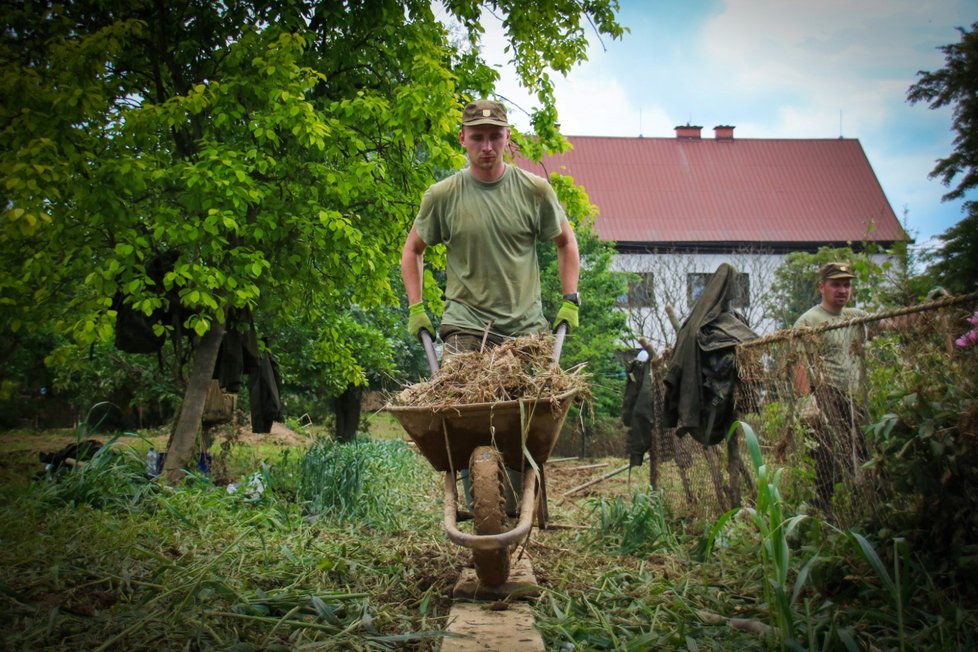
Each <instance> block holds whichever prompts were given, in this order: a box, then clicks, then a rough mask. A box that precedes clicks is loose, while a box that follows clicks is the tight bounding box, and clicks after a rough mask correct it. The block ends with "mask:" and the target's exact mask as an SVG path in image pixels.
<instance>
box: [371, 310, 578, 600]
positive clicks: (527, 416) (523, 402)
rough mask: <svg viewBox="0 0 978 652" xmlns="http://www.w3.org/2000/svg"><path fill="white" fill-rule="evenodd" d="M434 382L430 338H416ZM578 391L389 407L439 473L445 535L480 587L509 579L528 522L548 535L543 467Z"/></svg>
mask: <svg viewBox="0 0 978 652" xmlns="http://www.w3.org/2000/svg"><path fill="white" fill-rule="evenodd" d="M566 332H567V325H566V324H560V325H559V326H558V328H557V331H556V338H555V344H554V357H553V360H554V364H557V362H558V361H559V359H560V351H561V348H562V346H563V340H564V335H565V334H566ZM421 340H422V343H423V344H424V346H425V353H426V355H427V357H428V364H429V366H430V367H431V370H432V374H435V373H437V371H438V361H437V357H436V356H435V352H434V346H433V345H432V342H431V336H430V335H429V334H428V332H427V331H424V330H422V331H421ZM576 394H577V390H576V389H574V390H570V391H568V392H565V393H563V394H560V395H555V396H548V397H543V398H535V399H517V400H511V401H500V402H496V403H470V404H459V405H451V406H439V407H436V408H433V407H430V406H429V407H413V406H391V407H388V408H387V409H388V411H390V412H391V413H392V414H393V415H394V417H395V418H396V419H397V420H398V422H400V424H401V426H402V427H403V428H404V430H405V431H406V432H407V433H408V435H409V436H410V437H411V439H412V440H413V441H414V443H415V444H416V445H417V448H418V451H419V452H420V453H421V455H423V456H424V457H425V459H427V460H428V462H429V463H430V464H431V466H432V467H433V468H434V469H435V470H436V471H440V472H442V473H444V478H445V493H444V516H445V530H446V532H447V533H448V538H449V539H451V540H452V541H453V542H454V543H456V544H458V545H460V546H463V547H466V548H470V549H471V550H472V558H473V561H474V564H475V571H476V575H477V576H478V578H479V580H480V581H481V582H482V583H484V584H486V585H489V586H498V585H500V584H503V583H504V582H505V581H506V580H507V579H508V577H509V562H510V552H509V551H510V546H511V545H515V544H516V543H518V542H519V541H521V540H523V539H524V538H525V537H526V536H527V534H529V532H530V528H531V527H532V525H533V517H534V516H536V517H537V523H538V527H540V528H541V529H545V528H546V527H547V519H548V510H547V493H546V480H545V475H544V472H543V465H544V463H545V462H546V461H547V459H548V458H549V457H550V453H551V451H552V450H553V447H554V445H555V444H556V443H557V437H558V435H559V434H560V429H561V426H562V425H563V423H564V419H565V417H566V416H567V411H568V409H569V408H570V406H571V404H572V403H573V401H574V397H575V395H576ZM506 467H509V468H512V469H522V470H523V486H522V493H521V500H520V506H521V508H520V512H519V519H518V521H517V523H516V525H515V527H512V528H510V529H507V528H508V521H507V514H506V498H505V483H506V482H507V476H506ZM464 469H468V472H469V479H470V481H471V485H472V512H473V514H474V528H473V529H474V530H475V533H474V534H469V533H466V532H462V531H461V530H459V528H458V522H457V521H458V514H457V508H456V506H457V504H458V490H457V488H456V485H457V474H458V473H459V472H460V471H462V470H464Z"/></svg>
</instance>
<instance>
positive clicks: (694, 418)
mask: <svg viewBox="0 0 978 652" xmlns="http://www.w3.org/2000/svg"><path fill="white" fill-rule="evenodd" d="M736 278H737V270H736V269H735V268H734V267H733V266H732V265H729V264H727V263H723V264H721V265H720V266H719V267H717V270H716V271H715V272H714V273H713V275H712V276H711V278H710V281H709V283H707V285H706V287H705V288H704V289H703V294H702V295H700V298H699V299H698V300H697V301H696V303H695V304H694V305H693V309H692V311H690V315H689V317H687V318H686V321H684V322H683V324H682V326H681V327H680V329H679V333H678V334H677V336H676V346H675V348H674V349H673V352H672V359H671V360H670V361H669V366H668V368H667V369H666V376H665V385H666V397H665V414H664V421H665V426H666V427H667V428H676V435H677V436H683V435H687V434H689V435H692V436H693V438H694V439H696V440H697V441H698V442H700V443H701V444H703V445H706V446H712V445H714V444H718V443H720V442H721V441H723V438H724V437H725V436H726V434H727V430H728V429H729V427H730V425H731V424H732V423H733V420H734V405H733V393H734V387H735V385H736V381H737V365H736V357H735V351H736V345H737V344H738V343H740V342H745V341H747V340H751V339H754V338H756V337H757V333H755V332H754V331H753V330H751V329H750V328H749V327H748V326H747V324H746V323H745V322H744V320H743V318H742V317H741V316H740V315H739V314H737V313H736V312H735V311H734V310H733V309H732V308H731V307H730V302H731V300H732V299H733V297H734V293H735V291H736V285H735V283H736Z"/></svg>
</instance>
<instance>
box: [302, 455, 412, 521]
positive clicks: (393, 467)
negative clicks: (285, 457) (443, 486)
mask: <svg viewBox="0 0 978 652" xmlns="http://www.w3.org/2000/svg"><path fill="white" fill-rule="evenodd" d="M422 464H423V463H422V462H421V461H420V459H419V458H418V456H417V455H416V454H415V453H414V452H413V451H411V450H410V449H409V448H408V447H407V446H405V445H404V443H403V442H402V441H391V440H387V441H378V442H372V441H368V440H363V439H357V440H355V441H353V442H350V443H342V444H341V443H337V442H334V441H332V440H328V439H319V440H317V441H316V442H315V443H314V444H313V445H312V446H310V447H309V449H308V450H307V451H306V453H305V454H304V456H303V457H302V460H301V462H300V463H299V471H298V473H299V475H298V481H297V487H296V494H297V498H298V499H299V500H300V501H302V502H304V503H305V504H306V506H307V508H308V509H309V511H311V512H312V513H314V514H319V515H321V516H323V517H330V518H336V519H339V520H341V521H367V522H369V523H370V524H372V525H374V526H377V527H384V528H394V527H398V525H399V521H400V518H399V517H400V514H399V512H400V511H401V510H400V509H399V508H403V510H405V511H407V510H409V509H410V508H411V504H410V501H411V500H412V499H415V498H416V496H414V495H412V492H411V491H410V490H409V488H410V487H412V486H414V487H416V488H417V487H421V486H423V485H422V481H423V478H424V475H423V471H424V470H425V469H424V467H423V466H422Z"/></svg>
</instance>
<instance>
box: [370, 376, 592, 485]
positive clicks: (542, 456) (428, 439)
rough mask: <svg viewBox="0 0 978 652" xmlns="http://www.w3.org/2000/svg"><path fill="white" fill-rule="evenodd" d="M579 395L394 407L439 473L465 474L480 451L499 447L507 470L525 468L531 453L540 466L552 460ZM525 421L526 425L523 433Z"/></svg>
mask: <svg viewBox="0 0 978 652" xmlns="http://www.w3.org/2000/svg"><path fill="white" fill-rule="evenodd" d="M576 394H577V390H576V389H573V390H570V391H567V392H565V393H563V394H558V395H554V396H547V397H542V398H537V399H517V400H512V401H499V402H496V403H470V404H459V405H450V406H437V407H431V406H425V407H415V406H404V405H397V406H389V407H387V411H389V412H390V413H391V414H393V415H394V417H395V418H396V419H397V420H398V422H400V424H401V426H402V427H403V428H404V430H405V431H406V432H407V433H408V435H409V436H410V437H411V439H412V440H413V441H414V443H415V444H416V445H417V447H418V451H419V452H420V453H421V454H422V455H424V457H425V458H426V459H427V460H428V462H429V463H430V464H431V466H432V467H434V469H435V470H436V471H449V470H452V469H454V470H459V469H466V468H468V466H469V457H471V455H472V451H473V450H475V448H476V447H478V446H495V447H496V448H497V449H498V450H499V451H500V453H502V455H503V460H504V461H505V463H506V466H509V467H510V468H515V469H519V468H521V467H522V465H523V433H524V431H525V433H526V450H527V451H528V452H529V454H530V456H531V457H532V458H533V460H534V461H535V462H536V463H537V464H543V463H544V462H546V461H547V458H549V457H550V453H551V451H552V450H553V447H554V444H556V443H557V436H558V435H559V434H560V429H561V427H562V426H563V424H564V418H565V417H566V416H567V411H568V409H570V406H571V404H572V403H573V401H574V396H575V395H576ZM524 420H526V424H525V427H524Z"/></svg>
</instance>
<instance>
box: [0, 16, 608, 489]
mask: <svg viewBox="0 0 978 652" xmlns="http://www.w3.org/2000/svg"><path fill="white" fill-rule="evenodd" d="M444 6H445V9H446V11H447V13H448V15H449V16H451V17H452V18H454V19H455V20H457V21H459V23H460V24H461V26H462V28H463V31H464V32H465V34H466V35H467V36H468V42H467V45H466V46H465V47H464V48H463V47H459V46H457V45H453V43H452V42H451V40H450V39H449V36H448V31H447V30H446V28H445V27H444V26H443V25H442V24H441V23H440V22H439V21H438V20H436V18H435V17H434V15H433V13H432V10H431V6H430V2H429V1H428V0H406V1H404V2H392V1H390V0H387V1H385V0H377V1H375V2H366V1H351V2H345V3H335V2H311V1H302V0H286V1H284V2H274V3H261V2H228V3H204V2H193V1H191V0H182V1H177V2H168V3H160V2H151V1H150V0H108V1H100V2H95V1H94V0H91V1H81V2H71V3H63V4H62V3H54V2H48V3H45V2H36V3H24V4H22V5H14V4H12V3H11V4H5V5H4V6H3V8H2V9H0V16H2V18H3V24H4V25H5V28H4V30H3V33H2V37H0V62H2V64H3V66H2V73H0V92H2V93H3V95H4V98H5V101H4V104H3V106H2V107H0V129H2V143H3V147H2V148H0V170H2V174H3V179H4V186H3V192H4V197H3V204H2V207H0V208H2V224H0V229H2V242H0V264H2V266H3V269H4V273H3V276H2V278H0V305H3V307H4V310H3V311H2V312H3V317H0V320H2V322H0V329H2V333H3V334H4V336H5V337H6V336H7V335H8V334H12V333H17V332H19V331H20V330H21V329H29V328H32V327H33V325H35V324H39V323H43V324H49V325H52V327H54V328H55V330H56V331H58V332H61V333H66V334H68V335H70V336H72V337H73V338H74V339H75V340H76V341H77V342H78V343H79V344H80V345H82V346H87V345H89V344H91V343H93V342H96V341H109V340H110V339H111V337H112V334H113V326H114V317H115V310H114V309H113V304H112V299H113V297H115V296H117V295H118V296H119V297H121V299H122V301H124V303H125V304H127V305H131V306H132V307H133V308H134V309H136V310H138V311H141V312H143V313H145V314H146V315H152V314H156V313H157V312H158V311H160V310H170V309H176V308H177V307H179V310H180V311H181V312H180V313H179V319H178V320H177V322H178V323H176V324H172V323H171V324H167V323H159V324H157V326H156V328H157V331H158V332H159V333H164V332H167V333H170V332H172V331H174V330H175V329H179V328H180V327H182V328H184V329H186V330H187V331H188V332H190V333H191V334H192V335H193V338H194V339H195V340H196V341H195V346H196V352H195V355H194V358H193V363H192V366H191V368H190V371H189V375H188V376H187V378H186V390H185V394H184V399H183V401H182V405H181V411H180V415H179V418H178V419H177V423H176V426H175V428H174V430H173V433H172V436H171V444H170V452H169V454H168V455H167V460H166V465H167V466H166V471H167V475H168V477H169V478H170V479H171V480H173V479H176V478H178V477H179V476H180V469H181V468H185V467H186V466H187V463H188V462H189V460H190V454H191V453H190V450H189V448H188V446H189V445H190V444H191V443H192V441H193V440H194V438H195V435H196V431H197V429H198V428H199V424H200V416H201V413H202V410H203V399H204V396H205V395H206V385H207V383H208V382H209V379H210V376H211V373H212V370H213V361H214V356H215V355H216V351H217V348H218V346H219V345H220V341H221V333H222V331H223V329H224V328H225V327H226V323H227V321H228V315H229V313H231V312H233V311H242V310H249V311H251V312H253V313H260V314H262V315H264V318H265V319H271V320H285V321H289V320H293V319H296V320H301V321H303V322H304V323H307V324H317V325H318V327H319V331H318V341H317V343H316V346H315V351H316V352H317V355H320V356H322V358H323V361H324V362H327V363H330V364H332V365H333V368H334V369H335V372H336V373H337V374H338V376H339V377H340V379H341V380H345V381H347V382H348V383H352V384H358V383H362V382H363V381H364V377H365V372H364V369H363V367H362V365H361V364H360V363H359V362H358V357H357V351H356V349H355V344H353V343H352V342H351V339H352V338H349V337H347V335H348V330H347V329H348V326H349V324H350V323H351V322H350V320H346V319H342V318H339V317H340V316H341V315H343V314H344V313H345V311H346V310H347V309H348V307H349V306H351V305H357V306H360V307H361V308H363V309H365V310H369V309H370V308H371V307H372V306H378V305H384V304H395V303H396V302H397V297H396V295H395V291H394V289H393V288H392V286H391V284H390V280H389V278H390V276H389V274H388V271H389V269H390V268H391V267H392V266H395V265H396V260H397V255H398V252H399V248H400V244H401V242H402V241H403V236H404V234H405V233H406V231H407V229H408V227H409V225H410V222H411V219H412V218H413V215H414V211H415V210H416V207H417V204H418V201H419V198H420V195H421V193H422V192H423V190H424V188H426V187H427V186H428V185H429V184H430V183H431V181H432V180H433V179H434V178H435V176H436V172H437V171H438V170H446V169H454V168H457V167H459V166H460V165H461V163H462V159H461V156H460V153H459V152H458V150H457V148H456V141H455V134H456V131H457V125H458V121H459V114H460V110H461V106H462V105H463V104H464V101H465V99H466V98H471V97H473V96H476V95H488V94H490V93H491V91H492V86H493V83H494V81H495V79H496V77H497V75H496V73H495V72H494V71H493V70H492V69H491V68H490V67H488V66H487V65H485V63H484V62H483V61H482V60H481V58H480V54H479V47H478V36H479V34H480V33H481V30H482V28H481V25H480V24H479V20H480V10H481V8H482V7H487V8H488V9H490V10H492V11H494V12H496V13H498V14H501V15H504V16H505V20H504V23H503V24H504V27H505V30H506V34H507V37H508V39H509V42H510V47H511V50H510V51H511V53H512V56H513V59H512V63H513V65H514V66H515V67H516V69H517V72H518V74H519V75H520V78H521V79H522V82H523V83H524V85H526V86H527V88H529V89H531V90H532V91H535V92H536V93H537V95H538V98H539V99H540V101H541V106H540V107H539V109H537V110H536V111H535V112H534V116H533V124H534V126H535V128H536V130H537V131H538V133H539V142H541V143H543V144H544V145H545V146H551V145H553V146H559V145H560V142H559V141H560V139H559V134H557V132H556V129H555V126H554V122H555V120H553V117H554V116H555V112H554V108H553V106H554V103H553V96H552V85H551V84H550V78H549V71H551V70H553V71H557V72H559V73H562V74H566V72H567V71H569V70H570V69H571V67H572V66H573V65H574V64H575V63H576V62H577V61H580V60H581V59H583V58H584V56H585V51H586V45H587V34H586V28H588V26H589V25H593V26H594V27H593V28H594V29H595V30H597V32H598V33H599V34H606V35H610V36H612V37H618V36H620V34H621V33H622V29H621V27H619V25H618V24H617V22H616V20H615V12H616V11H617V8H618V4H617V2H616V0H587V1H585V2H579V3H572V4H568V3H563V2H555V1H551V2H538V3H523V2H517V1H516V0H496V1H490V2H477V1H474V0H461V1H460V0H451V1H446V2H444ZM170 252H173V255H174V259H173V263H172V266H171V267H170V268H169V269H168V270H167V271H166V273H165V276H164V277H163V278H162V281H161V282H159V283H154V282H153V280H152V279H151V277H150V275H149V274H148V273H147V266H148V262H149V261H150V260H151V259H152V258H154V257H156V256H158V255H161V254H165V253H170Z"/></svg>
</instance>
